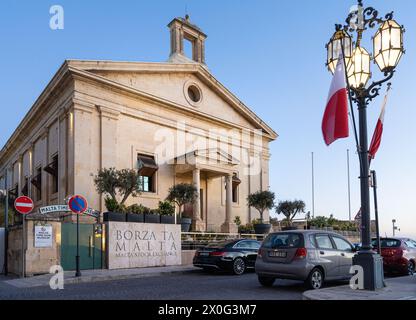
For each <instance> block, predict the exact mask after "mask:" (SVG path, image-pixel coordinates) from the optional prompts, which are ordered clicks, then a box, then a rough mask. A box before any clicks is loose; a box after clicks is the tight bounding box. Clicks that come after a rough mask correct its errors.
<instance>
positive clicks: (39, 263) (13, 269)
mask: <svg viewBox="0 0 416 320" xmlns="http://www.w3.org/2000/svg"><path fill="white" fill-rule="evenodd" d="M42 224H43V225H44V224H47V225H51V226H52V235H53V241H52V247H51V248H35V240H34V234H35V232H34V230H35V225H42ZM25 231H26V239H27V242H26V254H25V274H26V275H27V276H32V275H36V274H44V273H49V269H50V267H51V266H53V265H59V264H60V261H61V222H60V221H51V220H49V221H38V220H29V219H28V220H27V221H26V228H25ZM8 271H9V272H10V273H13V274H16V275H21V274H22V226H14V227H12V228H11V229H10V231H9V248H8Z"/></svg>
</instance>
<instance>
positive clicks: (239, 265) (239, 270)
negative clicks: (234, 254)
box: [233, 258, 246, 275]
mask: <svg viewBox="0 0 416 320" xmlns="http://www.w3.org/2000/svg"><path fill="white" fill-rule="evenodd" d="M244 271H246V263H245V262H244V260H243V259H241V258H236V259H235V260H234V262H233V273H234V274H236V275H242V274H243V273H244Z"/></svg>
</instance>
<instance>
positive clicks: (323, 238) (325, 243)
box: [315, 234, 334, 249]
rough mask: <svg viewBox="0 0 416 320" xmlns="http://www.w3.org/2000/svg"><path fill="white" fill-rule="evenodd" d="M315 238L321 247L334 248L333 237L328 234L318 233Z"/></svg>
mask: <svg viewBox="0 0 416 320" xmlns="http://www.w3.org/2000/svg"><path fill="white" fill-rule="evenodd" d="M315 239H316V244H317V245H318V247H319V248H320V249H334V246H333V245H332V242H331V239H330V238H329V236H328V235H327V234H318V235H316V236H315Z"/></svg>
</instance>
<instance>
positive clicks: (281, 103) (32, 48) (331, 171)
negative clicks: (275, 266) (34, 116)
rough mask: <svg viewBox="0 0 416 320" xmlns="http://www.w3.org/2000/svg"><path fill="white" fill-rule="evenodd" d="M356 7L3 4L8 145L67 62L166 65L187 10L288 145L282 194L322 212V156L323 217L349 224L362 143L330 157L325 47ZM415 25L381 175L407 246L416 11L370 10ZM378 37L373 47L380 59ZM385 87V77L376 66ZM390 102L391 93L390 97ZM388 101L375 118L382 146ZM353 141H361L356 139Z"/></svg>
mask: <svg viewBox="0 0 416 320" xmlns="http://www.w3.org/2000/svg"><path fill="white" fill-rule="evenodd" d="M55 4H59V5H62V6H63V8H64V10H65V29H64V30H58V31H52V30H51V29H50V28H49V19H50V14H49V8H50V7H51V6H52V5H55ZM354 4H355V1H352V0H337V1H333V0H316V1H306V0H303V1H300V0H293V1H277V0H268V1H266V0H263V1H262V0H260V1H259V0H256V1H254V0H250V1H249V0H244V1H243V0H227V1H220V0H211V1H196V0H188V1H185V0H178V1H176V0H175V1H162V0H153V1H138V0H136V1H98V0H89V1H68V0H56V1H44V0H37V1H29V0H27V1H11V0H3V1H1V3H0V41H1V47H0V48H1V50H0V70H1V72H0V83H1V86H0V97H1V100H0V101H1V109H2V119H1V126H0V145H3V144H4V143H5V142H6V140H7V139H8V137H9V136H10V135H11V134H12V133H13V131H14V129H15V128H16V127H17V125H18V124H19V122H20V120H21V119H22V118H23V116H24V115H25V113H26V112H27V111H28V110H29V108H30V106H31V105H32V104H33V102H34V101H35V100H36V98H37V97H38V96H39V94H40V93H41V91H42V90H43V88H44V87H45V86H46V85H47V83H48V82H49V80H50V79H51V77H52V76H53V74H54V73H55V72H56V70H57V69H58V68H59V66H60V65H61V64H62V62H63V61H64V60H65V59H68V58H74V59H105V60H107V59H108V60H126V61H165V60H166V59H167V58H168V54H169V32H168V29H167V27H166V25H167V24H168V22H170V21H171V19H172V18H173V17H175V16H184V15H185V8H187V10H188V13H189V14H190V15H191V20H192V22H193V23H195V24H197V25H198V26H200V27H201V28H202V29H203V30H204V31H205V32H206V33H207V34H208V36H209V37H208V40H207V49H206V50H207V52H206V59H207V64H208V67H209V69H210V70H211V72H212V73H213V74H214V75H215V76H216V78H217V79H219V80H220V81H221V82H222V83H223V84H224V85H226V86H227V87H228V88H229V89H230V90H231V91H232V92H234V93H235V94H236V95H237V96H238V97H240V98H241V99H242V100H243V101H244V102H245V103H246V104H247V105H248V106H250V108H251V109H252V110H253V111H254V112H256V113H257V114H258V115H259V116H260V117H262V118H263V119H264V120H266V121H267V122H268V124H269V125H270V126H272V127H273V128H274V129H275V131H277V132H278V133H279V135H280V137H279V138H278V140H277V141H276V142H274V143H273V144H272V145H271V152H272V162H271V168H270V179H271V189H272V190H273V191H274V192H275V193H276V195H277V198H278V199H280V200H285V199H295V198H298V199H303V200H304V201H305V202H306V203H307V207H308V208H307V209H308V210H311V152H312V151H313V152H314V154H315V186H316V190H315V192H316V196H315V215H329V214H330V213H332V214H334V216H335V217H337V218H340V219H347V218H348V198H347V170H346V150H347V149H348V148H349V149H350V150H351V188H352V190H351V191H352V208H353V209H352V211H353V215H355V213H356V212H357V211H358V208H359V206H360V205H359V203H360V199H359V182H358V178H357V177H358V175H359V170H358V160H357V155H356V154H355V146H354V140H353V136H352V135H351V137H350V138H349V139H344V140H340V141H337V142H335V143H334V144H333V145H332V146H331V147H329V148H328V147H326V146H325V144H324V142H323V139H322V134H321V130H320V125H321V119H322V115H323V111H324V110H323V109H324V106H325V102H326V98H327V94H328V89H329V85H330V81H331V76H330V74H329V73H328V71H327V70H326V68H325V65H324V63H325V58H326V52H325V43H326V42H327V41H328V39H329V38H330V36H331V34H332V33H333V31H334V24H335V23H342V22H343V21H344V20H345V17H346V16H347V14H348V12H349V8H350V7H351V6H352V5H354ZM364 4H365V5H371V6H374V7H376V8H377V9H378V10H379V11H380V13H382V14H383V15H384V14H385V13H387V12H390V11H392V10H394V11H395V18H396V19H397V21H398V22H399V23H400V24H403V25H405V27H406V31H407V32H406V34H405V47H406V50H407V53H406V55H405V56H404V57H403V58H402V61H401V63H400V65H399V67H398V70H397V71H398V72H397V74H396V76H395V77H394V79H393V90H392V93H391V97H390V101H389V103H388V106H387V112H386V117H385V131H384V137H383V141H382V145H381V148H380V151H379V153H378V154H377V158H376V160H375V161H374V162H373V168H374V169H375V170H377V174H378V182H379V211H380V216H381V231H382V233H383V234H384V233H387V234H391V220H392V219H393V218H396V219H397V221H398V226H399V227H400V228H401V232H400V234H401V235H409V236H413V237H416V224H415V218H414V217H415V215H416V209H415V205H414V202H413V201H414V197H415V196H416V187H415V181H416V170H415V168H414V163H415V159H416V157H415V156H416V144H415V138H416V133H415V126H414V123H415V119H416V108H415V107H416V106H415V104H414V97H413V95H414V84H415V80H414V79H415V78H414V76H415V71H416V59H415V49H416V41H415V39H416V35H415V30H416V19H414V14H415V9H416V3H415V2H414V0H396V1H387V0H385V1H381V0H379V1H375V0H372V1H364ZM374 33H375V30H370V31H369V32H367V36H366V37H367V38H366V40H364V45H365V46H366V47H367V49H368V50H371V46H370V42H369V37H370V35H373V34H374ZM372 68H373V71H374V78H378V77H380V73H379V72H378V68H377V67H376V66H375V65H372ZM383 93H384V92H383ZM381 102H382V98H381V97H380V98H378V99H376V100H375V101H374V102H373V103H371V105H370V107H369V115H368V117H369V135H370V136H371V135H372V131H373V128H374V126H375V123H376V120H377V117H378V115H379V112H380V105H381ZM351 134H352V132H351Z"/></svg>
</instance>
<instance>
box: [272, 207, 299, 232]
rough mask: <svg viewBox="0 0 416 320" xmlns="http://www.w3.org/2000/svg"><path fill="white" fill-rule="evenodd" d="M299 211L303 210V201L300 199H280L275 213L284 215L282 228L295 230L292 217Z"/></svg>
mask: <svg viewBox="0 0 416 320" xmlns="http://www.w3.org/2000/svg"><path fill="white" fill-rule="evenodd" d="M301 212H302V213H303V212H305V202H303V201H302V200H295V201H280V202H279V204H278V206H277V207H276V213H277V214H283V215H284V216H285V219H284V220H283V222H284V223H285V224H286V226H285V227H283V228H282V230H296V229H297V228H296V227H295V226H294V225H293V219H294V218H295V216H296V215H297V214H298V213H301Z"/></svg>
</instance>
